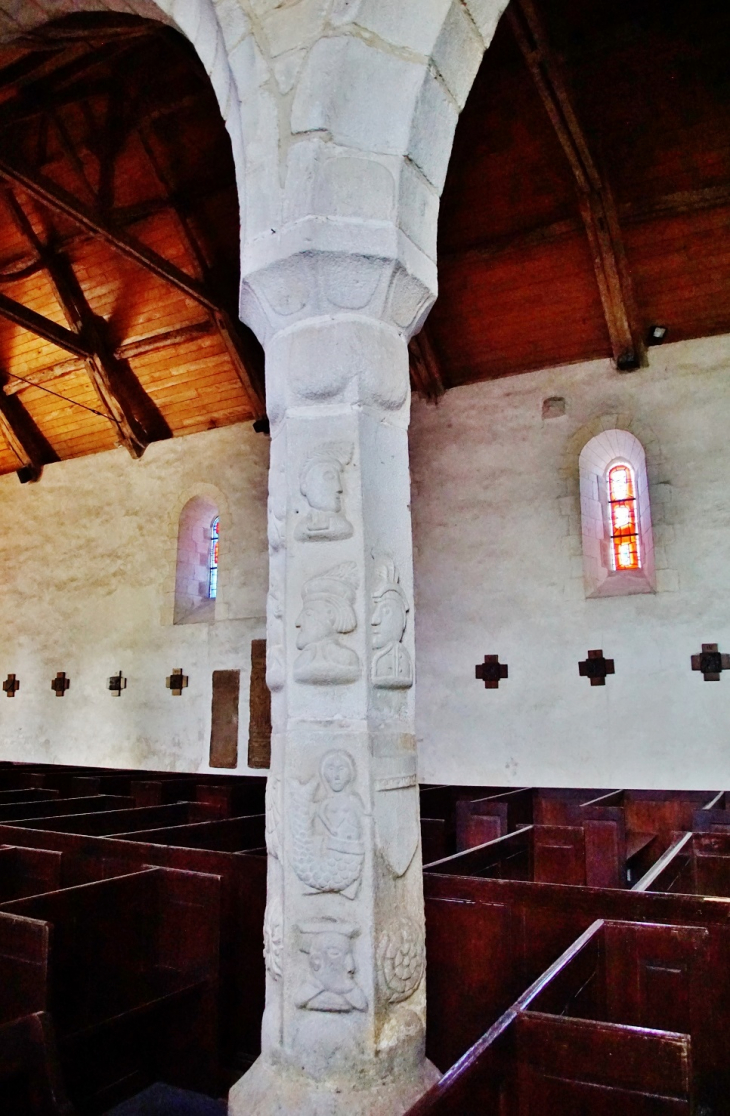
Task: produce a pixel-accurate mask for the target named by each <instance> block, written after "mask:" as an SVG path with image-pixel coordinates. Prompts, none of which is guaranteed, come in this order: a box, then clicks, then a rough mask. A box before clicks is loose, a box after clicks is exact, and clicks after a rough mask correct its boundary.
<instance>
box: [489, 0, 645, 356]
mask: <svg viewBox="0 0 730 1116" xmlns="http://www.w3.org/2000/svg"><path fill="white" fill-rule="evenodd" d="M506 15H507V18H508V19H509V22H510V26H511V27H512V31H513V33H514V36H515V39H516V40H517V44H518V46H519V48H520V50H521V51H522V54H523V56H524V58H525V61H526V62H527V66H528V68H529V70H530V73H531V74H532V77H533V80H534V82H535V85H536V87H537V91H538V93H539V95H540V99H541V100H542V103H543V105H544V106H545V110H546V111H547V114H548V116H549V118H550V121H551V123H552V125H553V128H554V129H555V132H556V135H557V137H558V139H559V141H560V144H561V146H562V148H563V151H564V152H565V155H566V157H567V159H568V162H569V164H570V167H571V170H572V171H573V176H574V178H575V181H576V186H577V189H578V198H579V205H580V214H581V217H582V219H583V224H584V226H585V230H586V235H587V237H588V243H589V245H590V249H591V255H592V256H593V266H594V270H595V273H596V282H597V284H598V290H599V293H600V296H601V302H602V304H603V312H604V315H605V318H606V326H607V328H608V334H609V338H610V341H611V349H612V352H613V358H614V361H615V363H616V367H617V368H618V369H619V370H620V371H623V372H629V371H632V370H633V369H635V368H638V367H639V366H640V365H641V364H642V363H643V361H644V360H645V347H644V338H643V331H642V330H641V329H640V328H639V322H638V314H637V311H636V304H635V300H634V293H633V284H632V282H631V275H630V272H629V268H628V263H627V260H626V252H625V248H624V243H623V237H622V235H621V228H620V226H619V222H618V217H617V214H616V207H615V204H614V201H613V197H612V194H611V190H610V187H609V184H608V182H607V181H606V179H605V177H603V176H602V175H601V173H600V172H599V170H598V167H597V165H596V162H595V160H594V158H593V156H592V154H591V151H590V147H589V145H588V143H587V141H586V138H585V135H584V133H583V129H582V127H581V125H580V122H579V120H578V116H577V114H576V112H575V109H574V107H573V104H572V101H571V98H570V96H569V93H568V86H567V82H566V81H565V79H564V77H563V73H562V68H561V65H560V63H559V62H558V60H557V58H556V56H555V55H554V54H553V52H552V50H551V48H550V44H549V42H548V38H547V34H546V32H545V28H544V26H543V24H542V20H541V18H540V16H539V15H538V12H537V10H536V8H535V5H534V3H533V0H514V2H513V3H512V4H511V5H510V6H509V8H508V9H507V13H506Z"/></svg>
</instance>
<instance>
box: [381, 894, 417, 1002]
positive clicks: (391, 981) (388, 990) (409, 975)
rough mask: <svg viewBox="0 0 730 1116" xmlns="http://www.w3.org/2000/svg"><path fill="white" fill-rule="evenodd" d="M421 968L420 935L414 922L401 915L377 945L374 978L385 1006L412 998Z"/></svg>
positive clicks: (383, 934) (385, 931)
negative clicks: (382, 995) (380, 990)
mask: <svg viewBox="0 0 730 1116" xmlns="http://www.w3.org/2000/svg"><path fill="white" fill-rule="evenodd" d="M425 968H426V947H425V943H424V937H423V931H422V929H421V927H420V926H419V925H418V923H417V922H416V921H415V919H412V918H409V917H408V916H406V915H401V917H400V918H398V919H396V920H395V921H394V922H392V923H391V925H390V926H388V928H387V929H386V930H384V931H383V933H382V934H381V937H380V941H379V943H378V974H379V976H380V982H381V985H382V987H383V991H384V993H385V997H386V999H387V1001H388V1003H391V1004H397V1003H400V1002H401V1001H402V1000H407V999H408V998H409V997H410V996H412V995H413V993H414V992H415V991H416V989H417V988H418V986H419V984H420V983H421V980H422V979H423V974H424V971H425Z"/></svg>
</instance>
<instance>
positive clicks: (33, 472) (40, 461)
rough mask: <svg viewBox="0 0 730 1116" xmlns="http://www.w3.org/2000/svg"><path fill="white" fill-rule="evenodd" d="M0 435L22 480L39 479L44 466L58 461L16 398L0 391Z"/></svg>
mask: <svg viewBox="0 0 730 1116" xmlns="http://www.w3.org/2000/svg"><path fill="white" fill-rule="evenodd" d="M0 432H1V433H2V436H3V437H4V439H5V441H6V442H7V444H8V446H9V447H10V449H11V451H12V452H13V453H14V454H15V456H16V457H17V459H18V463H19V467H18V475H19V477H20V479H21V480H23V481H36V480H38V479H39V477H40V475H41V472H42V471H43V466H44V465H49V464H50V463H51V462H52V461H58V454H57V453H56V452H55V450H54V449H53V447H52V446H51V445H50V444H49V442H48V441H47V440H46V438H44V436H43V434H41V432H40V430H39V429H38V427H37V426H36V424H35V423H34V421H33V419H32V418H31V416H30V415H29V414H28V412H27V411H26V409H25V407H24V406H23V404H22V403H21V401H20V400H19V399H15V398H9V397H8V396H6V395H5V394H4V393H3V392H2V391H0Z"/></svg>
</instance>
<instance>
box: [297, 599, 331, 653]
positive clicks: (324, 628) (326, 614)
mask: <svg viewBox="0 0 730 1116" xmlns="http://www.w3.org/2000/svg"><path fill="white" fill-rule="evenodd" d="M296 627H297V650H298V651H303V650H304V648H305V647H308V646H309V644H310V643H318V642H319V640H321V639H327V638H328V636H333V635H334V634H335V611H334V609H333V608H331V607H330V606H329V605H328V604H327V603H326V602H325V601H313V602H311V603H310V604H306V605H305V606H304V608H303V609H302V611H301V612H300V613H299V616H298V617H297V622H296Z"/></svg>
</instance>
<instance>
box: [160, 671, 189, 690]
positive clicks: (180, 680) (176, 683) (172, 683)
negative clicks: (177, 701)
mask: <svg viewBox="0 0 730 1116" xmlns="http://www.w3.org/2000/svg"><path fill="white" fill-rule="evenodd" d="M187 684H188V676H187V674H183V668H182V667H176V668H175V670H173V672H172V674H171V675H170V676H169V677H168V679H167V681H166V682H165V685H166V686H167V688H168V690H169V691H170V692H171V693H172V695H173V697H180V695H181V694H182V692H183V690H184V689H185V687H186V686H187Z"/></svg>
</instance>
